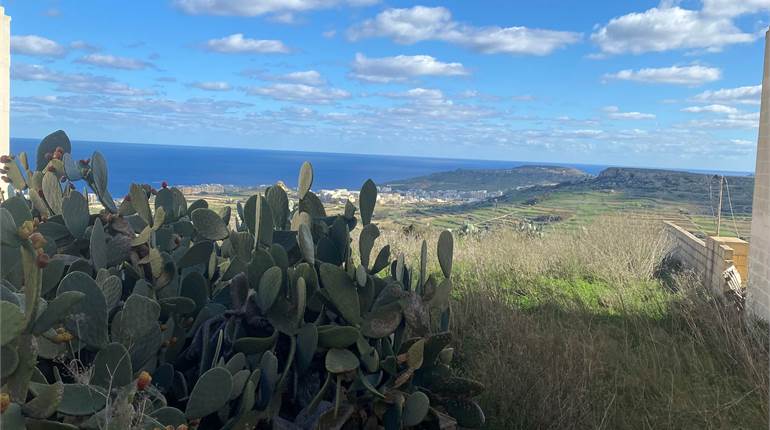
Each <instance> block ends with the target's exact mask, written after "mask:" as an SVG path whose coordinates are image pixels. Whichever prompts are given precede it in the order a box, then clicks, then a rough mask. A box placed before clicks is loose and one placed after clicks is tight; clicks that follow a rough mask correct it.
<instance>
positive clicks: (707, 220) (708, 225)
mask: <svg viewBox="0 0 770 430" xmlns="http://www.w3.org/2000/svg"><path fill="white" fill-rule="evenodd" d="M707 211H708V208H705V209H704V208H702V207H697V206H694V205H686V204H685V205H682V204H677V203H676V202H672V201H668V200H661V199H654V198H643V197H628V196H626V195H625V194H624V193H622V192H603V191H589V192H555V193H551V194H549V195H547V196H546V197H543V198H539V199H538V200H537V201H530V202H510V203H509V202H506V203H481V204H476V205H458V206H441V207H430V208H422V209H418V208H412V209H405V210H404V211H403V212H404V213H403V214H400V216H399V217H398V218H397V219H394V220H393V222H394V223H395V224H400V225H403V226H406V225H409V224H413V225H415V226H425V227H427V226H431V227H438V228H450V229H459V228H461V227H462V226H463V225H464V224H473V225H475V226H476V227H479V228H494V227H499V226H508V227H514V228H518V227H519V226H521V225H522V223H533V224H537V225H541V226H542V227H543V229H544V230H548V229H568V230H569V229H575V228H579V227H582V226H586V225H588V224H590V223H591V222H592V221H593V220H594V219H596V218H597V217H599V216H601V215H606V214H612V213H622V214H623V215H624V216H627V217H630V218H635V219H653V220H661V221H673V222H676V223H677V224H679V225H681V226H683V227H684V228H686V229H688V230H690V231H692V232H693V233H695V234H696V235H700V236H707V235H714V234H716V220H715V218H714V217H712V216H710V215H706V214H704V213H706V212H707ZM750 224H751V217H750V216H748V215H746V214H736V216H735V218H734V220H733V218H732V217H730V216H723V218H722V228H721V231H720V234H721V235H723V236H740V237H744V238H747V237H748V234H749V230H750Z"/></svg>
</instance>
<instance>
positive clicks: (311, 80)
mask: <svg viewBox="0 0 770 430" xmlns="http://www.w3.org/2000/svg"><path fill="white" fill-rule="evenodd" d="M276 80H279V81H283V82H291V83H295V84H304V85H314V86H317V85H323V84H324V79H323V78H322V77H321V74H320V73H318V72H316V71H315V70H305V71H301V72H291V73H287V74H285V75H280V76H277V77H276Z"/></svg>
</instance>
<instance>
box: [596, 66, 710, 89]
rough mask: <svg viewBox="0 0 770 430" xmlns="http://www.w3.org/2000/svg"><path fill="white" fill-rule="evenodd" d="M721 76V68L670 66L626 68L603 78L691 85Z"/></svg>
mask: <svg viewBox="0 0 770 430" xmlns="http://www.w3.org/2000/svg"><path fill="white" fill-rule="evenodd" d="M721 77H722V71H721V70H719V69H717V68H715V67H706V66H671V67H661V68H657V69H656V68H646V69H640V70H630V69H626V70H621V71H620V72H617V73H611V74H607V75H604V78H605V79H617V80H623V81H637V82H647V83H656V84H674V85H691V86H696V85H702V84H705V83H707V82H713V81H716V80H718V79H720V78H721Z"/></svg>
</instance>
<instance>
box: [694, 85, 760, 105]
mask: <svg viewBox="0 0 770 430" xmlns="http://www.w3.org/2000/svg"><path fill="white" fill-rule="evenodd" d="M761 96H762V86H761V85H751V86H744V87H737V88H722V89H719V90H708V91H704V92H702V93H700V94H698V95H696V96H695V97H693V100H694V101H697V102H702V103H725V104H749V105H758V104H759V102H760V97H761Z"/></svg>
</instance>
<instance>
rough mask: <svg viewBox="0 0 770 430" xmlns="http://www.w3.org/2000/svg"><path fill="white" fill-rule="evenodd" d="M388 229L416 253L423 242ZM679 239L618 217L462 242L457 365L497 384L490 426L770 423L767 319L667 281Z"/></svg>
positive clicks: (687, 281) (683, 278)
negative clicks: (665, 267)
mask: <svg viewBox="0 0 770 430" xmlns="http://www.w3.org/2000/svg"><path fill="white" fill-rule="evenodd" d="M428 235H429V236H431V237H427V238H426V239H428V241H429V243H431V244H435V237H434V236H433V233H429V234H428ZM384 236H385V237H382V238H380V240H379V242H380V243H390V244H391V246H392V247H394V248H395V249H396V250H398V251H401V252H404V253H405V254H408V255H410V256H411V258H410V259H408V260H407V261H416V260H414V258H417V255H418V250H419V245H420V242H421V240H422V239H421V238H416V237H404V236H403V235H401V234H400V233H396V232H390V233H387V232H386V233H384ZM668 247H669V241H668V239H667V237H666V235H665V234H664V233H663V231H662V230H661V227H660V226H659V225H658V224H651V223H645V222H639V221H629V220H624V219H619V218H604V219H601V220H599V221H597V222H596V223H595V224H593V225H590V226H587V227H586V228H584V229H581V230H579V231H576V232H558V233H553V234H551V235H548V234H547V235H545V236H544V237H542V238H528V237H525V236H521V235H518V234H516V233H514V232H506V231H500V232H494V233H490V234H487V235H485V236H482V237H471V238H457V239H456V243H455V269H454V273H453V278H454V288H455V294H454V297H455V300H454V302H453V308H452V310H453V330H454V331H455V333H456V346H457V347H458V349H459V351H461V355H460V357H459V358H460V361H459V368H458V371H459V372H462V373H465V374H467V375H469V376H471V377H473V378H476V379H479V380H481V381H483V382H484V383H485V384H486V385H487V387H488V390H487V392H486V394H485V395H484V396H483V398H482V399H481V401H482V405H483V407H484V409H485V411H486V413H487V416H488V422H489V425H488V427H489V428H528V429H529V428H537V429H570V428H579V429H583V428H604V429H620V428H651V429H652V428H654V429H669V428H670V429H681V428H692V429H705V428H715V429H722V428H725V429H738V428H746V429H755V428H757V429H758V428H768V343H769V342H768V330H767V326H766V325H764V324H759V323H756V322H754V321H751V320H749V319H746V318H743V317H742V316H741V315H740V314H738V313H737V312H736V311H735V310H734V309H733V308H732V307H730V306H726V305H724V304H722V303H721V301H720V300H718V299H715V298H714V297H713V296H712V295H710V294H709V293H708V292H707V291H705V290H704V288H703V287H702V286H701V285H700V284H699V282H697V281H696V280H695V279H694V277H692V276H688V274H686V273H669V274H668V275H667V276H666V277H665V279H666V281H665V282H663V281H662V280H661V279H660V278H659V277H656V273H657V271H658V269H659V268H660V266H661V263H662V262H663V261H664V257H665V256H666V254H667V252H668ZM431 251H433V250H432V249H431ZM431 260H432V261H435V258H432V259H431ZM433 269H434V270H436V267H433Z"/></svg>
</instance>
